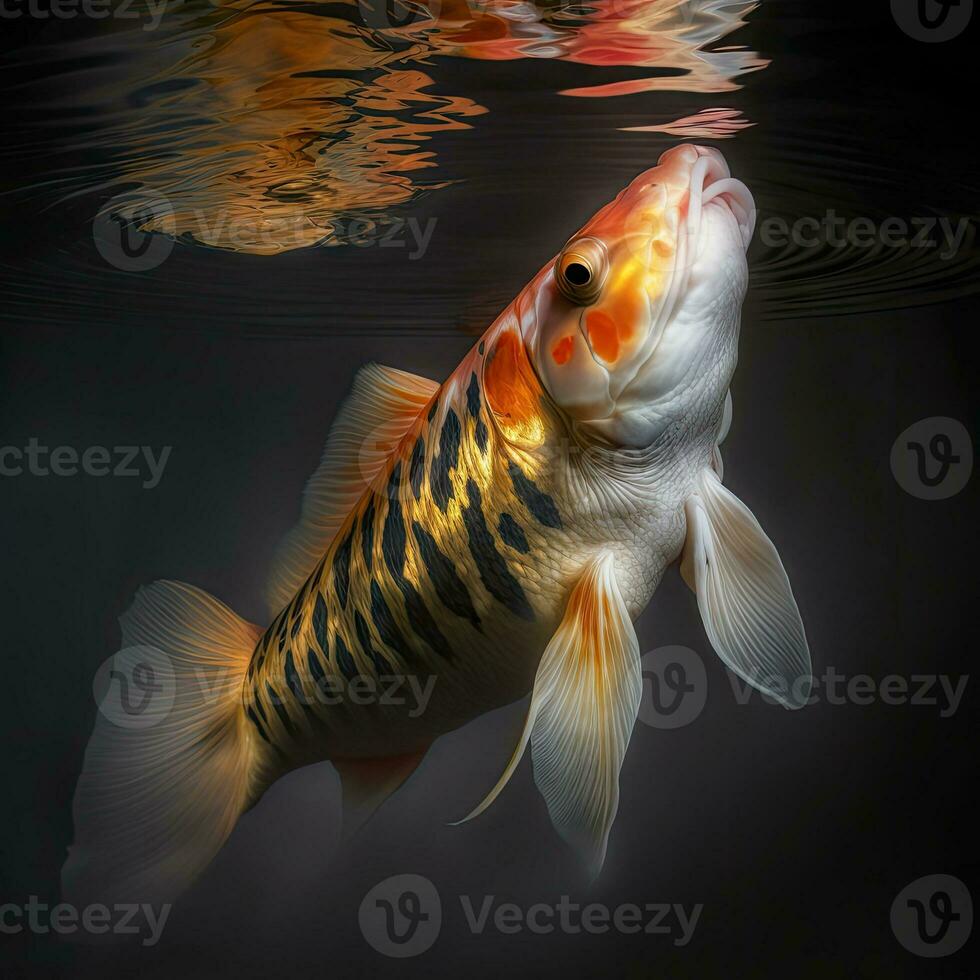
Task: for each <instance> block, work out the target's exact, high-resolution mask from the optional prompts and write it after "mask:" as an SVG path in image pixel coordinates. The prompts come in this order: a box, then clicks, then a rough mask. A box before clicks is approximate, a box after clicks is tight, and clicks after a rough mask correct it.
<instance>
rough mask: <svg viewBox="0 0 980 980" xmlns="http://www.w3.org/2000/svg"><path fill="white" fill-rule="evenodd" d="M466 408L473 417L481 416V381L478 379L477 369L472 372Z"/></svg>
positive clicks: (467, 390)
mask: <svg viewBox="0 0 980 980" xmlns="http://www.w3.org/2000/svg"><path fill="white" fill-rule="evenodd" d="M466 410H467V411H468V412H469V413H470V415H471V416H472V417H473V418H479V416H480V383H479V382H478V381H477V380H476V371H473V372H471V373H470V383H469V386H468V387H467V389H466Z"/></svg>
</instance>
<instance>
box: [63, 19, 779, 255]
mask: <svg viewBox="0 0 980 980" xmlns="http://www.w3.org/2000/svg"><path fill="white" fill-rule="evenodd" d="M372 3H376V4H379V6H372ZM754 7H755V4H753V3H749V2H731V0H594V2H592V3H589V4H574V5H573V4H569V3H567V2H547V0H539V2H538V3H536V4H535V3H528V2H515V0H472V2H470V3H467V2H464V0H443V2H442V3H439V2H438V0H433V2H432V3H431V4H430V5H429V6H422V5H410V6H406V5H404V4H402V5H399V4H397V3H394V2H393V0H387V6H385V5H384V2H382V0H359V2H355V0H347V2H340V3H338V2H332V3H310V2H292V0H277V2H274V3H268V2H257V3H256V2H248V0H230V2H222V0H216V2H215V4H211V3H207V4H196V5H184V6H183V7H181V8H180V9H179V11H177V12H174V13H171V12H169V11H168V13H167V14H166V16H165V17H164V18H163V19H162V21H161V23H160V26H159V29H158V30H157V31H153V32H148V31H141V30H127V31H117V32H115V33H113V34H110V35H108V36H102V37H100V38H98V39H96V40H94V41H92V42H90V43H89V44H88V45H87V47H88V51H87V52H86V53H87V55H88V56H90V57H92V58H94V59H98V60H101V61H102V62H103V63H104V64H105V65H106V66H109V67H107V69H106V70H107V71H108V75H107V77H106V78H105V81H104V82H103V84H101V85H98V84H97V85H95V86H91V85H88V86H86V87H85V89H84V90H83V91H82V92H81V93H80V94H79V95H78V96H77V97H73V98H71V100H70V102H71V104H72V108H73V109H74V111H75V113H76V114H77V113H80V112H82V113H84V114H85V115H86V116H88V117H91V118H93V119H94V122H95V132H94V134H93V135H92V137H91V141H92V144H93V145H94V146H96V147H99V148H101V149H102V150H103V151H104V152H105V154H106V156H107V160H106V164H105V166H104V168H103V169H102V170H101V172H100V173H99V177H100V178H101V179H100V180H98V181H94V180H93V179H92V178H93V176H94V175H93V174H92V173H81V174H79V175H78V176H79V177H80V180H81V183H82V184H84V185H85V187H86V188H90V187H91V186H92V185H93V183H98V184H99V185H100V186H112V185H113V183H118V184H123V183H125V184H127V185H128V186H129V187H130V188H132V186H134V185H135V186H137V187H139V188H141V189H143V190H144V191H145V192H146V194H147V195H148V197H150V198H152V200H154V201H155V202H159V201H160V200H161V197H162V199H163V200H164V201H166V202H169V209H166V208H165V209H163V210H164V211H165V213H163V214H162V215H161V208H160V207H159V205H158V204H157V206H155V207H154V208H153V209H152V211H153V212H154V216H151V217H147V214H146V213H145V212H144V211H140V210H139V209H135V210H134V211H129V212H128V213H122V214H121V217H122V218H123V219H125V220H129V221H133V222H137V223H139V225H140V227H142V228H143V229H145V230H155V231H160V232H163V233H165V234H171V235H176V236H178V237H183V238H185V239H190V240H192V241H195V242H198V243H201V244H205V245H209V246H215V247H219V248H226V249H233V250H238V251H245V252H250V253H255V254H270V253H276V252H281V251H287V250H290V249H295V248H299V247H304V246H309V245H313V244H317V243H323V244H337V243H341V242H344V241H345V238H346V230H347V228H348V227H349V225H350V222H351V220H352V219H357V221H358V222H359V225H358V227H361V224H360V223H362V222H363V221H364V220H365V219H367V220H373V221H378V220H383V218H382V216H383V215H384V214H385V213H386V212H387V210H388V209H390V208H392V207H394V206H397V205H403V204H406V203H407V202H410V201H411V200H412V199H413V198H414V197H416V196H417V195H418V194H419V193H420V192H422V191H424V190H432V189H435V188H439V187H442V186H444V184H445V180H444V179H443V178H441V177H440V174H439V169H438V160H437V159H436V155H435V153H434V152H433V150H432V149H430V148H429V140H430V138H431V137H432V135H433V134H435V133H445V132H452V131H458V130H463V129H467V128H469V127H471V126H472V125H474V120H475V119H476V117H478V116H480V115H481V114H482V113H484V112H486V111H487V110H486V109H485V108H484V107H483V106H482V105H480V104H478V102H476V101H475V100H474V99H472V98H470V97H468V96H467V95H466V93H458V94H454V93H449V92H447V91H446V85H445V84H442V83H441V82H440V66H441V65H444V64H445V61H444V60H443V59H445V58H460V59H475V60H483V61H514V60H516V59H527V60H529V61H530V60H534V59H537V60H554V61H564V62H569V63H575V64H577V65H579V66H581V77H582V81H583V83H584V84H582V85H580V86H577V87H569V88H565V89H563V90H562V94H563V95H566V96H588V97H592V98H596V97H611V96H616V95H623V94H628V93H637V92H644V91H654V90H674V91H684V92H703V93H719V92H726V91H730V90H732V89H734V88H737V87H738V83H737V79H738V77H739V76H740V75H742V74H744V73H746V72H750V71H754V70H756V69H758V68H761V67H764V66H765V64H766V62H765V61H764V60H763V59H761V58H760V57H759V56H758V55H756V54H754V53H752V52H749V51H745V50H742V49H740V48H738V47H732V46H730V45H729V46H725V47H723V48H720V49H716V46H717V45H718V44H719V42H720V41H721V40H722V39H723V38H725V37H727V35H728V34H730V33H731V32H733V31H735V30H736V29H737V28H738V27H740V26H741V25H742V23H743V21H744V17H745V16H746V15H747V14H748V13H750V12H751V10H752V9H753V8H754ZM115 62H118V63H119V65H121V66H122V67H123V68H124V72H123V73H120V72H113V71H112V70H111V66H112V65H113V64H114V63H115ZM600 68H601V69H609V68H628V69H632V70H633V71H632V72H631V74H633V75H635V74H636V70H637V69H641V70H642V71H641V74H640V77H632V78H629V79H625V80H620V81H615V82H595V81H593V80H592V79H593V72H594V71H596V70H597V69H600ZM528 71H530V72H533V71H534V67H533V65H532V66H529V68H528ZM713 111H717V110H713ZM722 111H724V110H722ZM687 122H688V121H686V120H682V121H680V122H678V123H677V124H676V125H675V127H674V129H670V128H669V127H668V128H665V129H663V131H664V132H673V133H675V134H676V135H684V134H685V133H687V134H688V135H690V136H698V135H702V134H704V133H706V132H709V131H710V126H709V127H708V128H705V126H706V125H708V123H705V124H703V125H697V124H696V125H687V128H686V129H685V124H686V123H687ZM709 122H710V121H709ZM716 126H717V123H716ZM736 126H737V124H736ZM723 129H724V127H723ZM732 131H734V129H732V128H730V129H729V130H728V132H729V133H730V132H732ZM450 145H451V144H450ZM126 200H127V201H130V202H131V201H132V196H131V195H130V196H127V198H126ZM115 206H116V205H115V204H114V202H112V201H110V202H109V205H108V207H110V208H113V207H115Z"/></svg>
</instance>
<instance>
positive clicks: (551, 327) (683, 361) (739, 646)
mask: <svg viewBox="0 0 980 980" xmlns="http://www.w3.org/2000/svg"><path fill="white" fill-rule="evenodd" d="M754 213H755V211H754V206H753V201H752V196H751V194H750V192H749V190H748V188H747V187H746V186H745V185H744V184H743V183H742V182H741V181H739V180H736V179H734V178H732V177H731V175H730V172H729V169H728V167H727V165H726V163H725V161H724V159H723V157H722V156H721V154H720V153H719V152H718V151H716V150H714V149H706V148H703V147H697V146H692V145H681V146H677V147H675V148H673V149H671V150H669V151H668V152H667V153H665V154H664V155H663V156H662V157H661V158H660V161H659V163H658V165H657V166H656V167H654V168H652V169H650V170H647V171H646V172H644V173H642V174H640V176H638V177H637V178H636V179H635V180H634V181H633V182H632V183H631V184H630V185H629V186H628V187H627V188H626V189H625V190H623V191H622V192H621V193H620V194H619V196H618V197H617V198H616V199H615V200H614V201H612V202H611V203H610V204H608V205H606V206H605V207H603V208H602V209H601V210H600V211H599V212H598V213H597V214H596V215H595V216H594V217H593V218H592V220H591V221H589V222H588V223H587V224H586V225H585V226H584V227H583V228H582V229H581V230H580V231H579V232H578V233H577V234H575V235H573V236H572V238H571V239H570V240H569V241H568V242H567V244H566V245H565V246H564V247H563V248H562V249H561V251H560V252H559V253H558V255H557V256H556V257H555V258H554V259H552V260H551V261H549V262H548V263H547V264H546V265H545V266H544V268H543V269H541V271H540V272H539V273H538V274H537V275H536V276H535V277H534V278H533V279H532V280H531V282H530V283H529V284H528V285H527V286H526V287H525V288H524V289H523V290H522V291H521V292H520V293H519V295H518V296H517V298H516V299H515V300H514V301H513V302H512V303H511V305H510V306H508V307H507V309H506V310H504V312H503V313H502V314H501V315H500V316H499V317H498V318H497V320H496V321H495V322H494V323H493V325H492V326H491V327H490V328H489V329H488V330H487V331H486V333H485V334H484V335H483V336H482V337H481V338H480V340H479V341H478V342H477V343H476V344H475V345H474V346H473V348H472V349H471V350H470V351H469V352H468V353H467V354H466V356H465V357H464V358H463V360H462V362H461V363H460V365H459V366H458V368H457V369H456V370H455V371H454V372H453V374H452V375H451V376H450V377H449V378H448V379H447V380H446V381H445V382H443V383H442V384H437V383H436V382H434V381H430V380H428V379H426V378H421V377H416V376H414V375H411V374H407V373H405V372H404V371H400V370H396V369H394V368H388V367H380V366H377V365H368V366H367V367H364V368H363V369H362V370H361V371H360V373H359V374H358V375H357V377H356V380H355V381H354V385H353V390H352V392H351V394H350V395H349V397H348V399H347V401H346V403H345V404H344V406H343V407H342V408H341V410H340V412H339V414H338V416H337V418H336V420H335V422H334V425H333V428H332V431H331V433H330V435H329V438H328V441H327V444H326V449H325V452H324V455H323V459H322V462H321V464H320V466H319V468H318V469H317V471H316V473H315V474H314V475H313V477H312V479H311V481H310V483H309V485H308V486H307V489H306V492H305V497H304V502H303V508H302V516H301V520H300V522H299V524H298V526H297V527H296V528H295V529H294V530H293V531H292V532H291V533H290V535H289V536H288V538H287V540H286V541H285V543H284V544H283V546H282V548H281V551H280V553H279V554H278V556H277V559H276V562H275V567H274V570H273V574H272V577H271V583H270V586H269V590H268V598H269V604H270V611H271V613H272V614H273V618H272V621H271V625H269V627H268V628H267V629H262V628H261V627H259V626H255V625H252V624H250V623H247V622H245V621H244V620H242V619H240V618H239V617H238V616H237V615H235V613H234V612H232V611H231V610H230V609H229V608H228V607H227V606H225V605H223V604H222V603H221V602H219V601H218V600H217V599H215V598H212V597H211V596H209V595H208V594H206V593H205V592H203V591H201V590H200V589H198V588H195V587H194V586H191V585H185V584H181V583H177V582H167V581H164V582H157V583H155V584H153V585H151V586H149V587H147V588H144V589H142V590H140V592H139V593H138V594H137V597H136V599H135V601H134V603H133V605H132V607H131V608H130V609H129V610H128V611H127V613H125V615H124V616H123V617H122V620H121V626H122V638H123V645H124V648H125V649H124V651H123V653H122V654H118V655H117V657H116V664H117V666H119V665H120V658H121V657H125V656H126V655H127V651H129V650H132V649H136V650H140V649H145V648H146V647H151V648H153V649H154V650H155V651H157V652H160V653H162V654H163V655H165V657H166V659H167V663H168V664H169V670H171V671H172V680H173V685H172V686H173V697H172V698H171V699H169V701H170V702H172V703H166V704H164V705H163V706H162V707H161V709H160V711H159V717H158V718H154V719H152V720H153V724H151V725H141V726H140V727H120V726H118V725H116V724H114V723H113V722H112V721H111V720H109V719H108V718H106V717H104V714H105V712H100V713H99V717H98V718H97V722H96V726H95V730H94V733H93V735H92V737H91V740H90V742H89V744H88V748H87V751H86V754H85V763H84V770H83V772H82V775H81V777H80V779H79V782H78V787H77V791H76V795H75V801H74V816H75V828H76V838H75V842H74V844H73V846H72V847H71V848H70V851H69V855H68V859H67V861H66V864H65V867H64V871H63V883H64V887H65V891H66V894H68V895H70V896H72V898H73V899H74V900H76V901H84V900H88V899H90V898H94V897H95V896H98V897H99V899H100V900H103V901H104V900H106V899H107V898H113V899H114V898H117V897H124V898H127V899H131V898H134V897H138V898H139V899H140V901H148V900H151V899H154V900H168V899H172V898H173V897H174V896H176V895H177V894H179V893H180V892H181V891H182V890H183V889H185V888H186V887H187V886H188V885H189V884H190V883H191V882H192V881H193V880H194V878H195V877H196V876H197V875H198V874H199V873H200V872H201V871H202V870H203V868H204V867H205V866H206V865H207V864H208V863H209V862H210V861H211V859H212V858H213V857H214V856H215V854H216V853H217V852H218V850H219V849H220V847H221V846H222V844H223V843H224V841H225V840H226V838H227V837H228V835H229V834H230V833H231V831H232V829H233V827H234V826H235V823H236V821H237V820H238V818H239V816H240V815H241V814H242V813H243V812H244V811H245V810H247V809H248V808H249V807H251V806H253V805H254V804H255V803H256V802H257V801H258V800H259V798H260V797H261V796H262V794H263V793H264V791H265V790H266V789H267V788H268V787H269V786H270V785H271V784H272V783H273V782H275V781H276V780H277V779H278V778H279V777H280V776H282V775H283V774H284V773H287V772H289V771H290V770H292V769H295V768H297V767H299V766H303V765H306V764H309V763H311V762H316V761H322V760H329V761H330V762H332V764H333V765H334V766H335V768H336V769H337V771H338V773H339V775H340V779H341V785H342V790H343V797H344V807H345V821H347V822H348V825H349V826H355V827H356V826H358V825H360V824H361V823H362V822H363V821H364V820H365V819H366V818H367V817H368V816H369V815H370V814H371V813H372V812H373V811H374V810H375V809H376V808H377V807H378V806H379V805H380V804H381V802H382V801H384V800H385V799H386V798H387V797H388V796H390V794H391V793H393V792H394V791H395V790H396V789H397V788H398V786H400V785H401V784H402V783H403V782H404V780H405V779H407V778H408V777H409V776H410V775H411V773H412V772H413V771H414V770H415V768H416V767H417V766H418V764H419V762H420V761H421V760H422V758H423V756H424V755H425V753H426V751H427V749H428V748H429V746H430V745H431V744H432V742H433V741H434V739H436V738H437V737H438V736H440V735H442V734H444V733H447V732H450V731H452V730H454V729H456V728H458V727H460V726H461V725H464V724H466V723H467V722H468V721H470V720H472V719H473V718H475V717H477V716H479V715H481V714H483V713H485V712H488V711H490V710H492V709H495V708H497V707H500V706H502V705H506V704H509V703H512V702H515V701H517V700H519V699H521V698H524V697H526V696H527V695H528V694H530V704H529V708H528V713H527V719H526V723H525V726H524V730H523V734H522V735H521V737H520V739H519V741H518V744H517V746H516V748H515V750H514V752H513V755H512V757H511V759H510V762H509V763H508V764H507V766H506V768H505V770H504V772H503V774H502V776H501V777H500V780H499V781H498V782H497V784H496V785H495V786H494V787H493V788H492V789H491V790H490V792H489V793H488V795H487V797H486V798H485V799H484V800H483V802H482V803H480V804H479V805H478V806H477V807H476V808H475V809H474V810H473V811H472V813H471V814H470V817H472V816H475V815H476V814H478V813H480V812H482V811H483V810H484V809H486V807H487V806H489V804H490V803H491V802H492V801H493V800H494V799H495V798H496V797H497V796H498V794H499V793H500V792H501V791H502V789H503V788H504V786H505V785H506V783H507V781H508V780H509V778H510V777H511V775H512V774H513V772H514V771H515V769H516V767H517V765H518V763H519V761H520V760H521V758H522V756H523V754H524V753H525V750H526V749H527V748H528V746H530V753H531V757H532V761H533V771H534V779H535V782H536V784H537V786H538V788H539V789H540V792H541V793H542V795H543V796H544V799H545V801H546V803H547V807H548V811H549V814H550V817H551V820H552V822H553V824H554V826H555V828H556V829H557V830H558V832H559V833H560V834H561V836H562V837H563V838H564V839H565V840H566V841H567V842H568V843H569V844H570V845H571V846H572V847H573V848H574V849H575V850H576V851H577V852H578V853H579V854H580V855H581V857H582V859H583V861H584V863H585V866H586V868H587V869H588V871H589V872H590V873H591V874H592V875H595V874H597V873H598V871H599V869H600V868H601V867H602V864H603V859H604V856H605V852H606V846H607V840H608V837H609V833H610V828H611V826H612V824H613V820H614V818H615V815H616V810H617V807H618V800H619V772H620V768H621V765H622V762H623V758H624V755H625V753H626V749H627V744H628V742H629V739H630V733H631V730H632V728H633V725H634V722H635V719H636V717H637V712H638V708H639V704H640V697H641V691H642V678H641V667H640V652H639V646H638V642H637V637H636V632H635V630H634V627H633V621H634V620H635V618H636V617H637V616H638V615H639V614H640V613H641V612H642V610H643V609H644V607H645V606H646V605H647V603H648V602H649V601H650V598H651V597H652V596H653V593H654V591H655V590H656V588H657V586H658V584H659V583H660V581H661V579H662V577H663V575H664V573H665V571H666V570H667V568H668V566H670V565H672V564H674V563H678V562H679V565H680V571H681V573H682V575H683V577H684V579H685V581H686V582H687V584H688V585H689V586H690V588H691V589H692V590H693V591H694V592H695V594H696V596H697V603H698V608H699V610H700V614H701V617H702V619H703V623H704V627H705V631H706V633H707V636H708V639H709V641H710V643H711V645H712V647H713V648H714V650H715V651H716V652H717V654H718V655H719V656H720V657H721V659H722V661H723V662H724V663H725V665H726V666H727V667H729V668H730V669H731V670H732V671H734V672H735V673H736V674H738V675H740V676H741V677H742V678H744V679H745V681H747V682H748V683H749V684H752V685H754V686H755V687H756V688H759V689H760V690H762V691H763V692H765V693H767V694H768V695H770V696H771V697H772V698H774V699H776V700H777V701H779V702H781V703H782V704H783V705H784V706H785V707H787V708H798V707H801V706H802V705H803V704H805V703H806V700H807V698H808V696H809V689H808V679H809V677H810V655H809V651H808V648H807V641H806V637H805V634H804V629H803V624H802V622H801V619H800V614H799V610H798V608H797V604H796V601H795V599H794V597H793V593H792V590H791V588H790V584H789V581H788V579H787V576H786V573H785V571H784V569H783V565H782V563H781V561H780V558H779V555H778V554H777V551H776V548H775V547H774V545H773V543H772V542H771V541H770V539H769V538H768V537H767V536H766V534H765V532H764V531H763V530H762V528H761V527H760V525H759V523H758V521H757V520H756V519H755V517H754V516H753V514H752V512H751V511H750V510H749V509H748V507H746V505H745V504H743V503H742V502H741V501H740V500H739V499H738V498H737V497H735V496H734V495H733V494H732V493H731V491H730V490H728V489H727V488H726V487H725V486H724V485H723V483H722V475H723V472H722V463H721V454H720V450H719V444H720V443H721V441H722V440H723V438H724V436H725V433H726V431H727V428H728V424H729V419H730V416H731V399H730V396H729V393H728V392H729V385H730V382H731V379H732V375H733V372H734V370H735V363H736V354H737V343H738V334H739V323H740V312H741V303H742V300H743V297H744V294H745V289H746V285H747V278H748V276H747V263H746V259H745V251H746V248H747V247H748V244H749V241H750V239H751V237H752V231H753V223H754ZM123 666H125V665H123ZM120 672H121V673H125V670H121V671H120ZM398 677H402V678H404V677H409V678H412V679H416V680H419V679H424V680H425V682H426V684H427V685H428V686H429V688H430V693H431V697H430V698H429V700H428V702H427V704H426V705H425V710H424V711H418V710H412V706H411V705H408V704H406V703H384V700H383V699H382V698H375V699H371V698H364V697H363V696H360V697H358V696H355V689H356V687H357V685H358V684H359V683H361V682H365V683H367V685H368V688H369V689H370V684H371V683H372V682H373V683H376V682H378V681H380V680H382V679H384V678H398ZM430 682H431V683H430ZM325 692H330V696H329V697H325V696H324V694H325ZM361 693H362V694H363V689H362V690H361ZM164 700H168V699H164ZM391 700H395V699H391ZM365 702H368V703H365ZM150 710H153V708H152V706H151V709H150ZM467 819H469V818H467Z"/></svg>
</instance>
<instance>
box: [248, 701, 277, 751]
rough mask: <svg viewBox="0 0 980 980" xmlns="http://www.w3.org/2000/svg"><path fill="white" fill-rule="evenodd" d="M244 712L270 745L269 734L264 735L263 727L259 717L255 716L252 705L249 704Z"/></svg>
mask: <svg viewBox="0 0 980 980" xmlns="http://www.w3.org/2000/svg"><path fill="white" fill-rule="evenodd" d="M245 713H246V714H247V715H248V717H249V720H250V721H251V722H252V724H253V725H255V728H256V730H257V731H258V733H259V734H260V735H261V736H262V737H263V738H264V739H265V740H266V741H267V742H268V743H269V744H270V745H271V744H272V742H271V741H270V739H269V736H268V735H266V733H265V729H264V728H263V727H262V722H261V721H259V719H258V717H257V716H256V714H255V712H254V711H253V710H252V706H251V705H249V706H248V707H247V708H246V709H245Z"/></svg>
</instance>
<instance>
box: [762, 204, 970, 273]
mask: <svg viewBox="0 0 980 980" xmlns="http://www.w3.org/2000/svg"><path fill="white" fill-rule="evenodd" d="M971 225H972V222H971V220H970V218H958V219H957V220H956V223H955V224H954V223H953V219H952V218H950V217H945V216H944V217H936V216H932V217H922V218H900V217H897V216H893V217H890V218H885V219H884V220H882V221H880V222H879V221H876V220H875V219H874V218H869V217H866V216H865V217H862V216H858V217H850V218H848V217H845V216H844V215H841V214H838V213H837V212H836V211H835V210H834V209H833V208H830V209H829V210H828V211H826V212H824V213H823V214H821V215H803V216H802V217H798V218H795V219H793V220H792V221H789V220H788V219H786V218H784V217H782V216H781V215H772V216H771V217H767V218H765V219H764V220H763V221H762V222H761V223H760V224H759V240H760V241H761V242H762V244H763V245H765V246H766V247H767V248H779V249H782V248H786V247H787V246H788V245H790V244H791V243H792V244H793V245H795V246H796V247H797V248H823V247H824V246H829V247H830V248H837V249H845V248H861V249H872V248H876V247H878V246H883V247H884V248H894V249H924V250H927V251H928V250H930V249H935V250H937V251H936V254H937V255H938V256H939V258H940V260H942V261H943V262H948V261H949V260H950V259H953V258H955V257H956V256H957V255H958V254H959V251H960V249H961V248H962V247H963V244H964V242H965V241H967V235H968V234H969V232H970V229H971Z"/></svg>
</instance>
